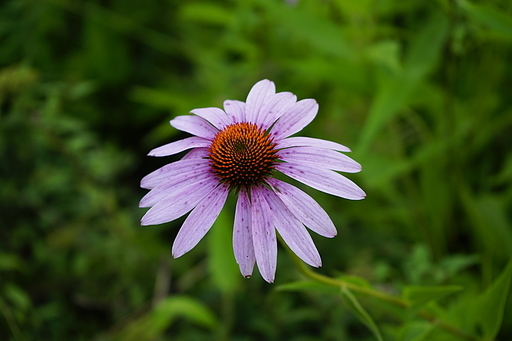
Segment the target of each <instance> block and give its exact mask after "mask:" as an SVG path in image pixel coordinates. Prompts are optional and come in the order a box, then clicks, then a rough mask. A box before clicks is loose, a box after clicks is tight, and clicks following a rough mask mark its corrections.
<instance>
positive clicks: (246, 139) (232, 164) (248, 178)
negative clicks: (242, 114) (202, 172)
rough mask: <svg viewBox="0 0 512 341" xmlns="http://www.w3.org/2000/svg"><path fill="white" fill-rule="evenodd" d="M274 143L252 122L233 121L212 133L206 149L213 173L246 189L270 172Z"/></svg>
mask: <svg viewBox="0 0 512 341" xmlns="http://www.w3.org/2000/svg"><path fill="white" fill-rule="evenodd" d="M275 146H276V143H274V141H273V139H272V138H271V137H270V136H269V135H268V134H267V133H265V131H264V130H263V129H261V128H259V127H258V126H257V125H256V124H254V123H246V122H242V123H235V124H231V125H229V126H227V127H226V128H224V130H222V131H221V132H219V133H218V134H217V136H215V138H214V139H213V142H212V144H211V146H210V150H209V158H210V164H211V166H212V169H213V172H214V173H215V174H216V175H217V176H218V177H219V178H220V179H221V181H223V182H226V183H227V184H228V185H229V187H230V188H240V187H246V188H249V187H251V186H253V185H256V184H259V183H262V182H263V181H264V179H265V178H267V177H268V176H270V175H271V174H272V170H273V169H274V165H275V163H276V160H277V158H278V156H277V150H276V149H275Z"/></svg>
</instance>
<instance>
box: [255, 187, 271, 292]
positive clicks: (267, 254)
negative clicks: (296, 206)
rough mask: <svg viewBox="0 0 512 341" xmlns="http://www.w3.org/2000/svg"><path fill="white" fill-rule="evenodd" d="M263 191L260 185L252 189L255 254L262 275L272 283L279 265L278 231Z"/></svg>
mask: <svg viewBox="0 0 512 341" xmlns="http://www.w3.org/2000/svg"><path fill="white" fill-rule="evenodd" d="M261 191H262V189H261V188H258V187H253V188H252V190H251V200H252V205H251V208H252V211H251V220H252V238H253V242H254V255H255V257H256V263H257V264H258V269H259V270H260V273H261V276H262V277H263V279H264V280H265V281H267V282H268V283H272V282H274V277H275V274H276V265H277V240H276V231H275V229H274V226H273V224H272V212H271V211H270V208H269V207H268V204H267V202H266V200H265V198H264V197H263V194H262V193H261Z"/></svg>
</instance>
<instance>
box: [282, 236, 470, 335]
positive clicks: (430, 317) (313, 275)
mask: <svg viewBox="0 0 512 341" xmlns="http://www.w3.org/2000/svg"><path fill="white" fill-rule="evenodd" d="M283 245H284V243H283ZM285 248H286V249H287V251H288V253H289V254H290V255H291V256H292V259H293V262H294V263H295V266H296V267H297V268H298V269H299V271H300V272H301V273H302V274H303V275H304V276H306V277H308V278H310V279H312V280H315V281H317V282H320V283H325V284H328V285H332V286H335V287H338V288H348V289H350V290H351V291H353V292H357V293H360V294H363V295H366V296H371V297H374V298H377V299H379V300H381V301H385V302H388V303H391V304H393V305H395V306H398V307H401V308H404V309H406V308H409V307H410V303H409V302H408V301H406V300H403V299H400V298H397V297H394V296H391V295H388V294H386V293H384V292H382V291H378V290H374V289H371V288H365V287H361V286H358V285H356V284H353V283H350V282H347V281H344V280H342V279H334V278H331V277H327V276H324V275H322V274H319V273H317V272H314V271H313V270H311V268H309V267H308V266H307V265H306V264H304V263H303V262H302V261H301V260H300V258H299V257H297V255H295V253H293V251H291V250H290V249H289V248H288V246H286V245H285ZM418 315H420V316H421V317H423V318H424V319H426V320H427V321H429V322H432V323H435V324H436V325H437V326H439V327H441V328H443V329H444V330H446V331H447V332H449V333H451V334H453V335H456V336H458V337H460V338H462V339H465V340H468V341H477V340H479V338H477V337H475V336H473V335H470V334H468V333H466V332H465V331H463V330H461V329H459V328H457V327H455V326H453V325H450V324H448V323H446V322H444V321H441V320H439V319H438V318H437V316H435V315H434V314H432V313H430V312H428V311H425V310H421V311H419V312H418Z"/></svg>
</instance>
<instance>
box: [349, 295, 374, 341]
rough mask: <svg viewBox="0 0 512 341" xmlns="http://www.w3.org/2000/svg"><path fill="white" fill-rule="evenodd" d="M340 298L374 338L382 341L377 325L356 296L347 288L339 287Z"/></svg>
mask: <svg viewBox="0 0 512 341" xmlns="http://www.w3.org/2000/svg"><path fill="white" fill-rule="evenodd" d="M341 298H342V299H343V302H344V303H345V305H346V306H347V307H348V308H349V309H350V311H351V312H352V313H353V314H354V315H355V316H356V317H357V318H358V319H359V321H361V322H362V323H364V324H365V325H366V326H367V327H368V329H370V331H371V332H372V333H373V335H374V336H375V338H376V339H377V340H378V341H382V335H381V333H380V330H379V327H377V325H376V324H375V322H374V321H373V319H372V317H371V316H370V314H368V312H366V310H365V309H364V308H363V306H362V305H361V303H359V301H358V300H357V298H356V297H355V296H354V294H353V293H352V292H351V291H350V290H348V288H346V287H343V288H341Z"/></svg>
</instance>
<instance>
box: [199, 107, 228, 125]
mask: <svg viewBox="0 0 512 341" xmlns="http://www.w3.org/2000/svg"><path fill="white" fill-rule="evenodd" d="M191 113H192V114H195V115H197V116H200V117H202V118H204V119H205V120H207V121H208V122H210V123H211V124H212V125H213V126H214V127H215V128H217V129H219V130H222V129H224V127H226V126H227V125H229V124H231V123H232V122H231V118H230V117H229V116H228V115H226V113H225V112H224V111H222V110H221V109H219V108H201V109H194V110H192V111H191Z"/></svg>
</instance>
